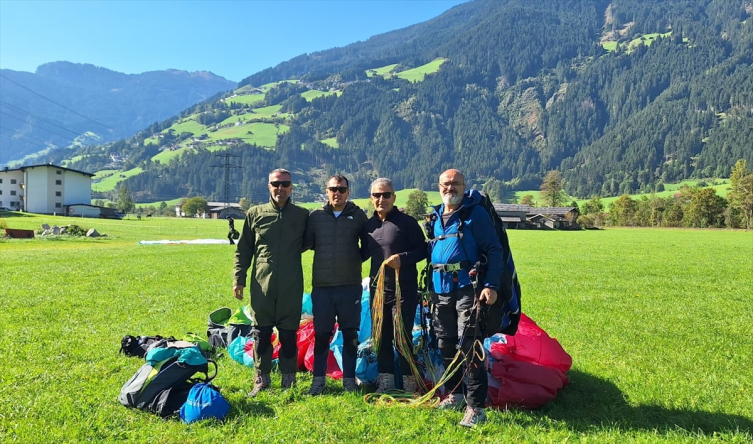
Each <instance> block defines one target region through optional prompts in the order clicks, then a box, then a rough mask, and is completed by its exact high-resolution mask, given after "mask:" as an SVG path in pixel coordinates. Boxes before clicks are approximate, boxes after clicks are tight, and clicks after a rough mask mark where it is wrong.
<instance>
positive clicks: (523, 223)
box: [494, 204, 578, 230]
mask: <svg viewBox="0 0 753 444" xmlns="http://www.w3.org/2000/svg"><path fill="white" fill-rule="evenodd" d="M494 209H495V211H496V212H497V216H499V218H500V219H502V222H504V224H505V228H507V229H510V228H541V229H555V228H556V229H558V230H568V229H577V228H578V225H577V224H576V223H575V221H576V220H577V219H578V209H577V208H575V207H532V206H530V205H515V204H494Z"/></svg>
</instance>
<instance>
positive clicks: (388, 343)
mask: <svg viewBox="0 0 753 444" xmlns="http://www.w3.org/2000/svg"><path fill="white" fill-rule="evenodd" d="M375 291H376V290H375V289H374V288H372V289H371V312H372V313H374V309H375V307H374V293H375ZM417 305H418V297H417V295H416V292H413V293H412V294H409V295H408V297H405V295H403V297H402V301H401V304H400V310H401V316H402V318H403V319H402V322H401V323H400V327H401V328H402V329H403V335H404V336H405V338H406V339H407V341H408V346H409V347H410V349H411V355H410V356H409V357H408V358H409V359H410V360H411V361H413V354H412V350H413V320H414V317H415V315H416V306H417ZM394 307H395V292H394V291H386V290H385V292H384V305H383V306H382V316H383V317H382V319H383V322H382V332H381V333H382V342H381V345H380V347H379V352H378V353H377V370H378V371H379V373H391V374H395V353H394V350H393V344H394V340H395V327H394V326H393V325H394V320H393V309H394ZM371 334H372V336H373V335H374V332H372V333H371ZM396 345H397V344H395V346H396ZM395 348H397V347H395ZM398 359H399V361H400V372H401V373H402V374H403V375H405V376H409V375H410V374H411V372H410V363H409V361H408V359H406V357H405V356H403V355H402V354H400V353H398Z"/></svg>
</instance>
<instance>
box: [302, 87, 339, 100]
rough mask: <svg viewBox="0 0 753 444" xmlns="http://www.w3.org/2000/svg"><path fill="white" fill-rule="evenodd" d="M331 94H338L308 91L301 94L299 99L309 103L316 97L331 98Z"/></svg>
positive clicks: (334, 92) (314, 90)
mask: <svg viewBox="0 0 753 444" xmlns="http://www.w3.org/2000/svg"><path fill="white" fill-rule="evenodd" d="M333 94H338V93H337V92H336V91H319V90H317V89H310V90H308V91H305V92H303V93H301V97H303V98H304V99H306V101H308V102H310V101H312V100H314V99H316V98H317V97H326V96H331V95H333Z"/></svg>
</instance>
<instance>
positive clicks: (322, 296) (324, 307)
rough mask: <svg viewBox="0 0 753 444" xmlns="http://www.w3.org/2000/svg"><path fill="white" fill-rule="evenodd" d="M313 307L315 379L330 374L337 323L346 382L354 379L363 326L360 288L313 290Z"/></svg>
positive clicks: (358, 285) (321, 288)
mask: <svg viewBox="0 0 753 444" xmlns="http://www.w3.org/2000/svg"><path fill="white" fill-rule="evenodd" d="M311 304H312V307H311V308H312V311H313V312H314V372H313V373H314V376H325V375H326V374H327V359H328V358H329V343H330V341H331V339H332V332H333V331H334V329H335V321H336V322H337V324H338V326H339V327H340V331H341V332H342V334H343V354H342V365H343V368H342V371H343V378H355V377H356V358H357V355H358V329H359V327H360V326H361V284H353V285H340V286H337V287H314V288H313V289H312V290H311Z"/></svg>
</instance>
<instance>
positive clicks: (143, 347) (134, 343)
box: [119, 335, 176, 358]
mask: <svg viewBox="0 0 753 444" xmlns="http://www.w3.org/2000/svg"><path fill="white" fill-rule="evenodd" d="M162 340H166V341H175V340H176V339H175V338H174V337H173V336H170V337H169V338H164V337H162V336H160V335H157V336H131V335H125V336H123V339H121V340H120V352H119V353H122V354H124V355H126V356H138V357H139V358H143V357H144V356H146V353H147V352H148V351H149V349H150V348H151V347H152V345H153V344H155V343H156V342H159V341H162Z"/></svg>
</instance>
